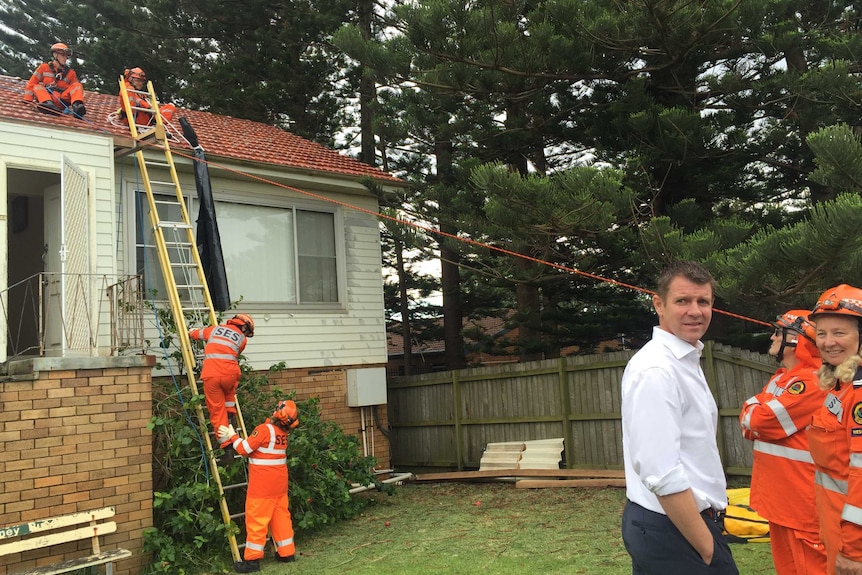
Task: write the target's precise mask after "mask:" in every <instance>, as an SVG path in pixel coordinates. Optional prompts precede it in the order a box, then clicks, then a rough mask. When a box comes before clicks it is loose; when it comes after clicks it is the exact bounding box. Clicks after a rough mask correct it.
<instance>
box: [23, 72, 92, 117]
mask: <svg viewBox="0 0 862 575" xmlns="http://www.w3.org/2000/svg"><path fill="white" fill-rule="evenodd" d="M34 99H35V100H36V102H38V103H39V104H42V103H44V102H47V101H48V100H51V101H53V102H54V104H56V106H57V108H59V109H60V110H62V109H63V108H64V107H67V106H69V105H70V104H71V103H72V102H83V101H84V87H83V86H82V85H81V82H79V81H78V74H76V73H75V71H74V70H73V69H71V68H69V67H68V66H61V67H59V68H58V67H57V66H56V65H55V63H54V62H50V63H48V62H43V63H42V64H40V65H39V67H38V68H36V71H35V72H33V75H32V76H31V77H30V80H29V81H28V82H27V86H26V87H25V88H24V100H25V101H27V102H32V101H33V100H34Z"/></svg>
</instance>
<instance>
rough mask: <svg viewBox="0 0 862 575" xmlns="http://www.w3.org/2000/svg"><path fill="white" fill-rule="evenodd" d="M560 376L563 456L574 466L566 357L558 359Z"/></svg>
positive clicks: (569, 467) (568, 464)
mask: <svg viewBox="0 0 862 575" xmlns="http://www.w3.org/2000/svg"><path fill="white" fill-rule="evenodd" d="M557 366H558V368H557V369H558V372H557V374H558V377H559V381H560V405H561V406H562V410H563V413H562V414H561V415H560V418H561V421H562V423H563V457H564V458H565V461H566V468H567V469H571V467H572V441H573V440H572V422H571V421H569V417H570V416H571V415H572V404H571V401H570V400H569V397H570V395H569V385H568V383H569V380H568V378H567V377H566V358H565V357H560V359H559V360H557Z"/></svg>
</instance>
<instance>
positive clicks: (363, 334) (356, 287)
mask: <svg viewBox="0 0 862 575" xmlns="http://www.w3.org/2000/svg"><path fill="white" fill-rule="evenodd" d="M174 160H175V162H176V163H177V165H178V172H179V177H180V183H181V185H182V188H183V193H184V194H185V195H187V196H192V197H196V194H197V192H196V189H195V182H194V176H193V174H192V173H191V171H190V168H189V167H188V161H187V160H186V159H184V158H178V157H177V156H176V155H175V156H174ZM221 163H224V162H223V161H221ZM238 169H241V170H242V171H243V172H246V171H249V168H247V167H242V168H238ZM136 172H137V168H136V165H135V164H134V163H133V162H132V161H131V159H126V160H124V161H123V167H122V168H121V167H119V164H118V167H117V173H118V174H122V175H123V176H122V180H123V181H124V183H123V184H122V185H123V189H124V190H125V191H126V194H127V195H125V198H126V199H125V201H124V205H125V207H124V208H123V210H122V213H123V214H124V217H125V219H126V220H127V222H131V221H132V220H131V219H130V218H134V213H135V212H134V205H132V202H131V191H132V190H133V189H134V188H135V174H136ZM251 173H253V174H255V175H257V176H258V177H271V174H263V173H255V172H253V171H252V172H251ZM224 176H225V172H224V171H223V170H219V169H217V168H215V169H214V168H212V167H211V168H210V177H211V183H212V189H213V194H214V196H215V199H216V200H217V201H225V200H232V201H244V202H249V203H258V202H263V203H271V204H273V205H279V204H281V205H285V204H290V205H296V206H297V207H300V208H306V209H314V208H328V209H335V210H336V224H338V223H339V222H342V223H343V230H342V231H341V233H340V238H341V239H342V241H343V245H342V246H340V248H339V250H338V253H339V254H340V256H341V262H340V265H341V270H342V271H341V273H340V275H339V279H340V281H344V282H345V283H346V286H345V289H343V290H341V292H342V293H343V294H345V296H344V301H343V302H342V303H343V306H342V307H341V309H336V310H320V309H318V310H314V308H313V306H288V307H289V309H286V308H285V306H281V307H280V309H267V308H266V307H264V306H263V304H253V305H243V306H241V309H239V310H238V311H242V312H245V313H249V314H251V315H252V317H253V318H254V320H255V325H256V328H255V337H254V338H253V339H252V340H250V342H249V344H248V347H246V350H245V355H246V357H247V358H248V360H249V363H250V364H251V365H252V367H253V368H254V369H268V368H269V367H270V366H272V365H274V364H276V363H279V362H285V364H286V366H287V367H288V368H314V367H337V366H349V365H373V364H383V363H385V362H386V360H387V354H386V331H385V319H384V317H385V316H384V309H383V277H382V271H381V253H380V231H379V227H378V221H377V218H375V217H374V216H373V215H372V214H371V213H367V212H372V213H377V210H378V206H377V200H376V199H375V198H374V197H373V196H371V195H370V194H368V193H367V192H365V191H364V188H362V187H361V186H359V185H358V184H353V183H351V182H350V181H349V180H345V183H344V184H343V185H342V187H344V188H351V187H352V188H353V190H355V193H334V192H331V191H330V192H326V191H321V190H319V189H312V188H309V189H308V191H309V192H310V193H312V194H314V196H317V197H310V196H307V195H304V194H302V193H300V192H298V191H296V190H291V189H285V188H284V187H280V186H277V185H273V184H266V183H263V182H260V181H257V180H252V179H249V180H248V181H243V180H237V179H236V178H237V177H236V175H235V174H231V175H230V177H229V178H225V177H224ZM151 177H152V178H153V179H160V180H162V179H165V175H164V174H151ZM118 197H119V196H118ZM320 197H326V198H330V199H331V200H333V201H335V202H339V203H340V204H342V205H341V206H339V205H337V204H334V203H328V202H325V201H322V200H321V199H320ZM346 206H355V207H356V208H358V209H353V208H352V207H346ZM362 210H365V211H362ZM189 217H190V219H191V220H192V223H193V224H194V222H195V220H196V217H197V207H196V206H195V207H194V208H193V209H192V211H191V213H190V214H189ZM120 228H122V229H124V230H125V229H127V224H126V223H124V222H120ZM133 229H134V228H133V227H128V230H130V231H131V230H133ZM125 240H126V241H128V242H130V244H131V242H133V241H134V240H133V236H129V235H127V234H126V235H125ZM132 247H133V245H130V246H129V249H127V250H126V251H125V255H124V256H123V259H129V260H131V261H134V260H133V258H134V254H133V252H132V251H131V248H132ZM273 249H278V246H273ZM230 291H231V299H232V300H234V301H236V300H238V299H239V298H240V296H242V293H239V290H238V289H236V288H235V287H233V286H231V289H230ZM233 313H234V312H230V313H228V314H226V317H230V315H232V314H233ZM147 323H148V324H149V325H150V328H149V329H148V330H147V335H146V337H147V338H148V339H149V340H150V341H151V342H152V345H154V346H155V345H156V343H157V340H158V333H157V331H156V329H155V326H154V324H153V322H152V319H151V318H148V320H147ZM151 353H153V354H155V355H159V356H160V355H161V353H162V352H161V351H160V350H158V349H157V348H155V349H153V350H152V351H151Z"/></svg>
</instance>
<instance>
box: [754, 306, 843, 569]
mask: <svg viewBox="0 0 862 575" xmlns="http://www.w3.org/2000/svg"><path fill="white" fill-rule="evenodd" d="M807 318H808V310H791V311H788V312H787V313H785V314H783V315H780V316H778V317H777V318H776V321H775V323H773V326H774V327H775V331H774V333H773V334H772V337H771V338H770V339H771V340H772V344H771V345H770V347H769V355H771V356H774V357H775V358H777V359H778V362H779V363H780V364H781V367H780V368H779V369H778V371H777V372H775V375H773V376H772V378H771V379H770V380H769V383H768V384H767V385H766V387H764V388H763V391H761V392H760V393H758V394H757V395H755V396H754V397H751V398H749V399H748V400H747V401H746V402H745V404H743V406H742V410H741V412H740V414H739V422H740V424H741V426H742V435H743V436H744V437H745V438H746V439H750V440H752V441H754V466H753V468H752V472H751V499H750V501H751V507H752V508H754V509H755V510H756V511H757V513H758V514H760V515H761V516H762V517H764V518H765V519H767V520H768V521H769V539H770V542H771V545H772V562H773V563H774V564H775V572H776V574H777V575H825V573H826V550H825V548H824V546H823V543H821V541H820V533H819V524H818V522H817V511H816V509H815V505H814V461H813V460H812V459H811V454H810V453H809V452H808V435H807V433H806V427H808V424H809V423H811V417H812V415H813V414H814V412H815V411H817V410H818V409H820V406H822V405H823V400H824V399H825V397H826V392H825V391H823V390H821V389H820V387H819V385H818V384H819V378H818V377H817V370H818V368H819V367H820V364H821V361H820V353H819V352H818V351H817V346H816V343H815V339H816V334H815V328H814V324H812V323H810V322H809V321H808V319H807Z"/></svg>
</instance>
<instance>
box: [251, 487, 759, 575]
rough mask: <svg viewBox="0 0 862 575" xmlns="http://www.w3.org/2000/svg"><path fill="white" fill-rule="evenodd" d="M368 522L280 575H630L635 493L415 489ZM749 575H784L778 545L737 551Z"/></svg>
mask: <svg viewBox="0 0 862 575" xmlns="http://www.w3.org/2000/svg"><path fill="white" fill-rule="evenodd" d="M358 496H359V497H367V498H369V499H371V500H372V505H371V506H370V507H369V508H368V509H367V510H366V511H365V512H364V513H363V514H362V515H361V516H359V517H356V518H354V519H352V520H350V521H345V522H342V523H339V524H338V525H335V526H332V527H330V528H329V529H326V530H324V531H323V532H319V533H316V534H315V535H313V536H310V537H304V538H298V539H297V558H298V561H297V562H295V563H289V564H284V563H275V562H274V561H273V560H272V559H271V557H270V556H267V558H266V559H265V560H264V561H263V562H262V572H263V573H266V574H270V575H275V574H288V573H289V574H295V575H312V574H320V573H344V574H350V575H372V574H374V575H386V574H389V573H391V574H402V573H407V574H416V575H424V574H441V575H442V574H458V575H512V574H513V573H517V574H518V575H530V574H536V575H539V574H542V575H545V574H554V573H559V574H563V573H565V574H578V573H588V574H607V575H630V574H631V562H630V560H629V556H628V554H627V553H626V550H625V547H624V546H623V542H622V539H621V537H620V517H621V515H622V508H623V504H624V502H625V491H624V490H623V489H617V488H606V489H593V488H558V489H517V488H515V485H514V484H512V483H499V482H497V483H432V484H429V483H408V484H405V485H402V486H398V487H396V488H395V493H394V494H393V495H385V494H381V493H364V494H360V495H358ZM731 548H732V550H733V553H734V557H735V558H736V561H737V564H738V565H739V569H740V573H741V574H742V575H775V570H774V568H773V566H772V556H771V554H770V550H769V544H768V543H752V544H742V545H732V546H731Z"/></svg>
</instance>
